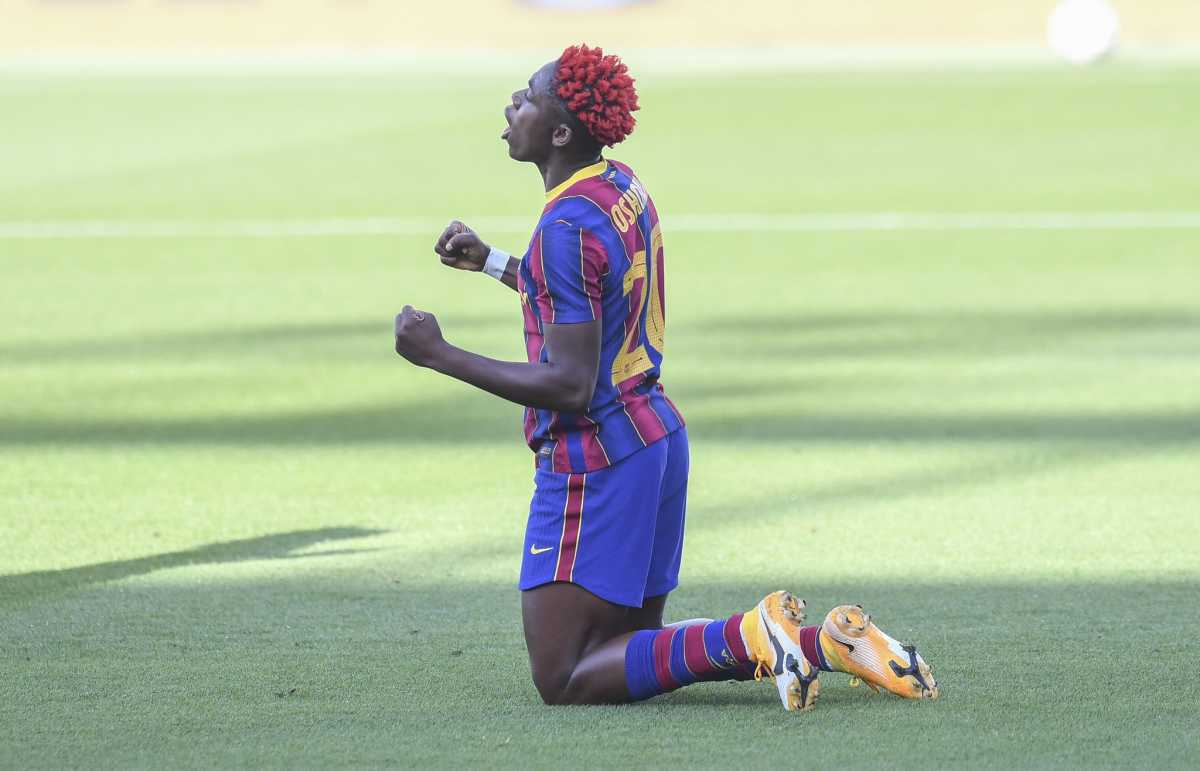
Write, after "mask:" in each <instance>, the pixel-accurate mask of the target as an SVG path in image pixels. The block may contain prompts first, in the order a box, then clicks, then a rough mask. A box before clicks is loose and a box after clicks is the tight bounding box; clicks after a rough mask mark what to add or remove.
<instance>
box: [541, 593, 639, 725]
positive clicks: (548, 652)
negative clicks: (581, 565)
mask: <svg viewBox="0 0 1200 771" xmlns="http://www.w3.org/2000/svg"><path fill="white" fill-rule="evenodd" d="M627 610H628V609H627V608H626V607H624V606H622V605H617V604H615V603H611V602H608V601H607V600H604V599H601V598H600V597H597V596H596V595H594V594H592V593H591V592H589V591H587V590H586V589H584V588H583V587H581V586H578V585H577V584H571V583H563V582H555V583H549V584H543V585H541V586H538V587H536V588H534V589H528V590H525V591H523V592H522V593H521V618H522V621H523V622H524V626H525V645H526V647H527V648H528V649H529V664H530V668H531V670H532V672H533V681H534V684H535V685H536V686H537V689H538V691H539V692H540V693H541V694H542V696H543V698H546V699H547V701H554V700H555V699H554V698H553V696H554V695H555V694H556V693H559V692H561V691H562V690H563V689H564V688H566V686H567V683H568V682H569V680H570V679H571V675H572V673H573V672H574V671H575V667H576V665H577V664H578V663H579V660H580V659H582V658H583V657H584V656H585V655H587V653H588V652H589V651H590V650H592V649H594V648H596V647H597V646H599V645H601V644H603V643H604V642H606V641H608V640H611V639H612V638H614V637H617V636H618V635H620V634H623V633H624V632H626V631H628V630H627V624H626V611H627Z"/></svg>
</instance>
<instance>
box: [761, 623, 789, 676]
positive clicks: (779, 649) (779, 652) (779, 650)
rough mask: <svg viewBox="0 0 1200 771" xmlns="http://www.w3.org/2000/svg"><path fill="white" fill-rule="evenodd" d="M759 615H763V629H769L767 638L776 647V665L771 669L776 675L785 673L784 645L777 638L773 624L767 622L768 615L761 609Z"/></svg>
mask: <svg viewBox="0 0 1200 771" xmlns="http://www.w3.org/2000/svg"><path fill="white" fill-rule="evenodd" d="M759 616H761V617H762V622H763V629H766V630H767V639H768V640H770V641H771V647H773V648H774V649H775V666H773V667H771V670H772V671H773V672H774V673H775V674H776V675H782V674H783V646H782V645H780V644H779V641H778V640H776V639H775V634H774V633H773V632H772V631H771V625H770V624H769V623H767V617H766V616H765V615H763V614H762V611H759Z"/></svg>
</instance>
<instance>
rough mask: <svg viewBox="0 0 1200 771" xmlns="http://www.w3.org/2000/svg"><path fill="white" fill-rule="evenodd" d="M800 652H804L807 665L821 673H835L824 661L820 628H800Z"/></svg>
mask: <svg viewBox="0 0 1200 771" xmlns="http://www.w3.org/2000/svg"><path fill="white" fill-rule="evenodd" d="M800 650H802V651H804V658H806V659H808V663H809V664H812V665H813V666H814V667H816V668H817V669H819V670H821V671H822V672H835V671H837V670H835V669H834V668H833V667H831V666H829V662H828V661H826V660H825V651H824V650H822V648H821V627H819V626H805V627H801V628H800Z"/></svg>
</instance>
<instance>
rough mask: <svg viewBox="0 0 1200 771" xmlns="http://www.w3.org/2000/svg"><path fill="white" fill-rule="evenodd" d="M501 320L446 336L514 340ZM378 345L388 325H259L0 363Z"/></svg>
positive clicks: (468, 324) (77, 346) (91, 343)
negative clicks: (483, 333)
mask: <svg viewBox="0 0 1200 771" xmlns="http://www.w3.org/2000/svg"><path fill="white" fill-rule="evenodd" d="M515 319H516V320H515V321H513V320H512V319H511V318H510V319H506V318H505V317H503V316H497V315H481V314H469V313H464V314H461V315H456V316H455V317H454V319H453V320H452V322H451V323H450V324H449V326H448V329H450V330H468V329H494V328H496V327H497V326H502V325H503V324H504V323H505V321H506V320H508V321H511V322H512V325H513V329H514V335H516V334H519V332H520V327H519V326H518V325H519V324H520V316H516V317H515ZM370 340H376V341H378V344H379V345H378V347H379V350H380V353H381V355H387V352H388V350H389V349H390V347H391V344H392V342H391V341H392V319H391V317H387V316H385V317H382V318H378V319H364V320H357V321H325V322H306V323H295V324H259V325H249V326H245V327H230V328H225V329H202V330H193V331H180V332H174V333H168V334H151V335H140V336H137V337H124V338H117V339H106V338H101V339H96V340H88V339H76V340H47V341H38V342H22V343H10V344H5V345H0V360H4V361H7V362H9V363H13V364H17V363H52V362H56V361H64V362H65V363H71V362H78V361H97V360H105V359H117V360H120V359H139V360H140V359H145V358H146V357H149V356H153V357H160V358H161V357H178V358H186V359H192V358H195V357H197V356H203V355H213V354H218V355H239V354H240V355H251V356H266V355H271V354H275V353H279V352H285V351H294V350H309V349H314V348H319V349H331V348H332V349H336V348H340V347H353V350H354V351H355V352H357V351H358V350H359V349H360V348H359V344H360V343H363V342H369V341H370Z"/></svg>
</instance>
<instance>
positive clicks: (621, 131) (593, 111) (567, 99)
mask: <svg viewBox="0 0 1200 771" xmlns="http://www.w3.org/2000/svg"><path fill="white" fill-rule="evenodd" d="M554 82H555V86H556V87H555V89H554V90H555V93H557V94H558V96H559V97H560V98H561V99H562V100H563V104H564V105H565V106H566V108H567V111H568V112H570V113H571V114H572V115H574V116H575V117H576V118H578V119H579V122H580V123H582V124H583V127H584V128H585V129H587V132H588V134H590V135H591V136H592V138H593V139H595V140H596V141H597V142H599V143H600V144H602V145H606V146H608V147H612V146H613V145H615V144H617V143H618V142H620V141H621V140H623V139H625V137H627V136H629V135H630V134H631V133H633V127H634V125H635V124H636V123H637V121H635V120H634V119H633V111H634V110H636V109H638V103H637V91H636V90H635V89H634V87H633V78H631V77H629V68H628V67H626V66H625V64H624V62H622V61H621V60H620V59H619V58H617V57H616V56H613V55H608V56H605V55H604V50H603V49H602V48H599V47H597V48H588V47H587V45H577V46H570V47H568V48H567V49H566V50H565V51H563V52H562V56H560V57H558V68H557V69H556V70H555V74H554Z"/></svg>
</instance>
